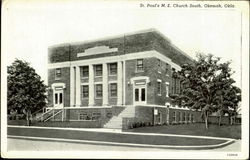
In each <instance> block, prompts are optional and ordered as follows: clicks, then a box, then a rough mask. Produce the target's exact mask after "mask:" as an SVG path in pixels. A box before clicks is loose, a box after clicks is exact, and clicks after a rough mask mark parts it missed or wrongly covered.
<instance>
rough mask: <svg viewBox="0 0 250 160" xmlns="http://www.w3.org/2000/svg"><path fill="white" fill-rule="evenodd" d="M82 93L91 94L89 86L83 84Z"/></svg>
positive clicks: (85, 95) (86, 95) (84, 94)
mask: <svg viewBox="0 0 250 160" xmlns="http://www.w3.org/2000/svg"><path fill="white" fill-rule="evenodd" d="M82 95H83V97H88V96H89V86H82Z"/></svg>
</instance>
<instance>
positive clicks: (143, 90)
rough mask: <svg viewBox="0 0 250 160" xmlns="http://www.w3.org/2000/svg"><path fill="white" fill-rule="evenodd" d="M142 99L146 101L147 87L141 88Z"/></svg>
mask: <svg viewBox="0 0 250 160" xmlns="http://www.w3.org/2000/svg"><path fill="white" fill-rule="evenodd" d="M141 101H145V88H142V89H141Z"/></svg>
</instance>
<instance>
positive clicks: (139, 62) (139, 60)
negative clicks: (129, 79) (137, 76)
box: [136, 59, 143, 71]
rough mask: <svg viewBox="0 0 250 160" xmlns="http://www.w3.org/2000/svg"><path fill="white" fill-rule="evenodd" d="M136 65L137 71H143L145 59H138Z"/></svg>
mask: <svg viewBox="0 0 250 160" xmlns="http://www.w3.org/2000/svg"><path fill="white" fill-rule="evenodd" d="M136 66H137V71H142V70H143V60H142V59H138V60H137V65H136Z"/></svg>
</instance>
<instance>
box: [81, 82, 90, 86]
mask: <svg viewBox="0 0 250 160" xmlns="http://www.w3.org/2000/svg"><path fill="white" fill-rule="evenodd" d="M83 85H89V82H83V83H81V86H83Z"/></svg>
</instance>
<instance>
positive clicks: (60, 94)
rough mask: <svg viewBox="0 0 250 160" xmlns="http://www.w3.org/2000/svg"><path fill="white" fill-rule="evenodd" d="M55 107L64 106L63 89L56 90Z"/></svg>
mask: <svg viewBox="0 0 250 160" xmlns="http://www.w3.org/2000/svg"><path fill="white" fill-rule="evenodd" d="M54 107H58V108H62V107H63V90H56V91H54Z"/></svg>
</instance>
